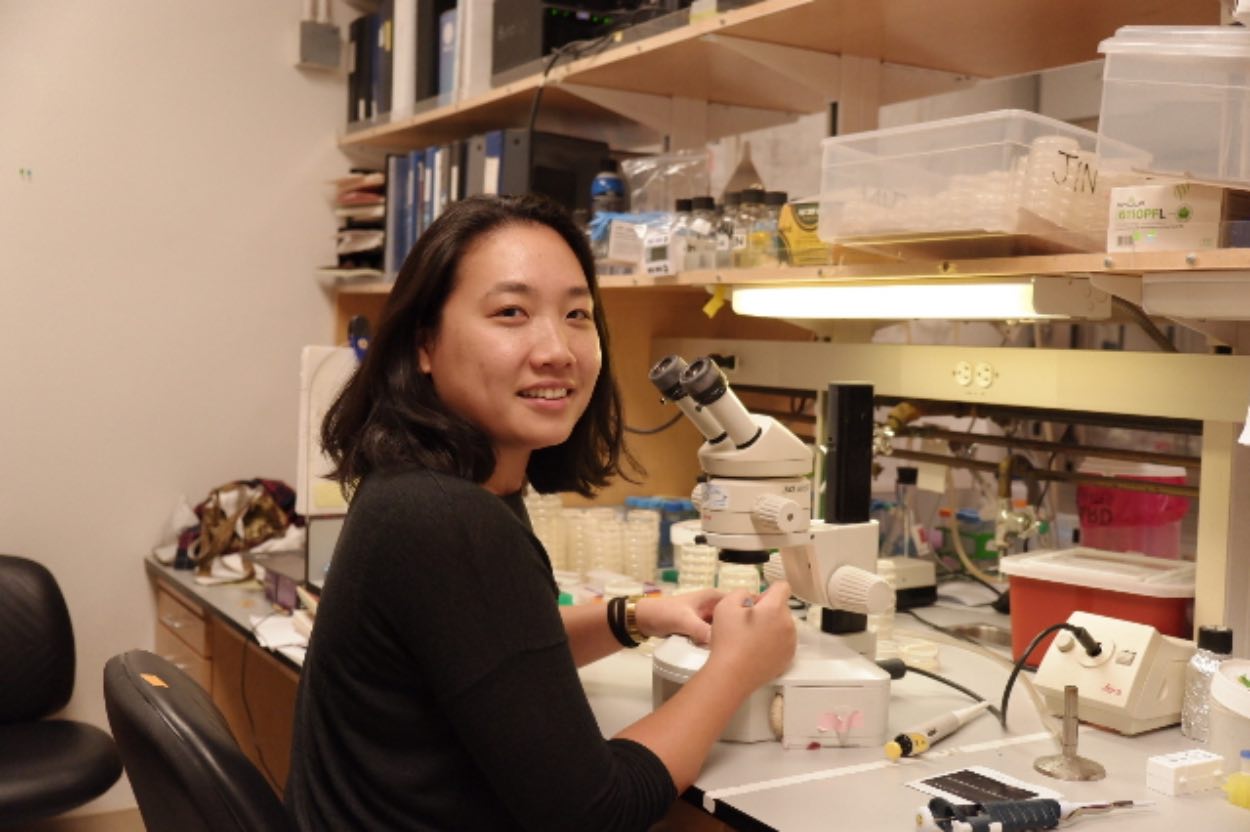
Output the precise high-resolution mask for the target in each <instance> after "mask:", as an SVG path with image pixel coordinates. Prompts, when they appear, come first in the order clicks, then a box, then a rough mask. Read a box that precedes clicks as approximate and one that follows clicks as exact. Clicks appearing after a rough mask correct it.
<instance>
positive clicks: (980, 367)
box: [972, 361, 996, 389]
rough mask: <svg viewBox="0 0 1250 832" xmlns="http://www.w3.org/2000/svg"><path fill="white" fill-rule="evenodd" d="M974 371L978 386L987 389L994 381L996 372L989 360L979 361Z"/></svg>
mask: <svg viewBox="0 0 1250 832" xmlns="http://www.w3.org/2000/svg"><path fill="white" fill-rule="evenodd" d="M972 372H973V378H974V380H975V381H976V383H977V387H980V388H981V389H985V388H987V387H989V386H990V385H992V384H993V383H994V376H995V375H996V373H995V372H994V368H993V366H991V365H990V363H989V362H988V361H978V362H977V366H976V368H975V369H974V370H973V371H972Z"/></svg>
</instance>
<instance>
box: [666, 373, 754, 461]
mask: <svg viewBox="0 0 1250 832" xmlns="http://www.w3.org/2000/svg"><path fill="white" fill-rule="evenodd" d="M650 378H651V383H652V384H654V385H655V386H656V388H657V389H658V390H659V391H660V393H661V394H662V395H663V396H664V397H665V398H667V399H669V400H671V401H672V402H674V403H675V404H676V405H677V406H678V407H680V408H681V409H682V412H683V413H685V414H686V415H687V416H689V417H690V420H691V421H692V422H694V423H695V426H696V427H697V428H698V429H699V432H700V433H702V434H703V436H704V437H706V438H707V440H708V441H709V442H713V443H715V442H719V441H721V440H722V439H724V438H725V437H726V436H728V437H729V440H730V441H731V442H733V444H734V446H735V447H737V448H745V447H747V446H749V445H750V444H751V443H752V442H754V441H755V440H756V438H758V437H759V435H760V428H759V426H758V425H756V424H755V420H754V419H752V418H751V414H750V412H749V411H748V410H747V409H746V407H745V406H743V404H742V402H741V401H740V400H739V399H738V397H737V396H736V395H735V394H734V392H733V390H731V389H730V387H729V381H728V380H727V379H726V378H725V374H724V373H723V372H722V371H721V369H720V367H718V366H717V364H716V362H715V361H713V360H712V359H711V358H709V357H707V356H704V357H702V358H697V359H695V361H694V363H693V364H689V365H687V364H686V362H685V360H683V359H682V358H681V356H678V355H669V356H666V357H664V358H662V359H660V361H659V362H658V363H656V365H655V366H654V367H652V368H651V373H650Z"/></svg>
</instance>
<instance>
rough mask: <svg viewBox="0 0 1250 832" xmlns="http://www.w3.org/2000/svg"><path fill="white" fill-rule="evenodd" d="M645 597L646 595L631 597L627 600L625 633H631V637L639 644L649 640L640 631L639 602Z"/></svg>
mask: <svg viewBox="0 0 1250 832" xmlns="http://www.w3.org/2000/svg"><path fill="white" fill-rule="evenodd" d="M645 597H646V596H645V595H631V596H629V597H628V598H627V599H625V632H627V633H629V637H630V638H632V639H633V640H634V641H635V642H636V643H638V644H642V643H643V642H644V641H646V640H647V637H646V636H645V635H643V633H642V630H640V629H638V602H639V601H641V600H642V599H643V598H645Z"/></svg>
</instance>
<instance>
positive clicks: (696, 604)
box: [635, 589, 724, 644]
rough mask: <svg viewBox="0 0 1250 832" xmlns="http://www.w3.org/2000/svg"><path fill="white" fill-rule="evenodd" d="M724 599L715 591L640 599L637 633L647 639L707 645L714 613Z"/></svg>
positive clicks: (699, 591)
mask: <svg viewBox="0 0 1250 832" xmlns="http://www.w3.org/2000/svg"><path fill="white" fill-rule="evenodd" d="M723 596H724V593H723V592H721V591H719V590H716V589H700V590H698V591H697V592H687V593H683V594H681V595H663V596H659V597H647V598H641V599H639V601H638V604H637V606H636V607H635V609H636V611H637V616H638V629H639V630H641V631H642V633H643V635H645V636H687V637H689V638H690V640H691V641H693V642H694V643H695V644H707V643H708V639H709V638H711V635H712V623H711V622H712V610H714V609H716V604H717V603H718V602H719V601H720V599H721V598H722V597H723Z"/></svg>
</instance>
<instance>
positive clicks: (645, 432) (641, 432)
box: [625, 410, 682, 436]
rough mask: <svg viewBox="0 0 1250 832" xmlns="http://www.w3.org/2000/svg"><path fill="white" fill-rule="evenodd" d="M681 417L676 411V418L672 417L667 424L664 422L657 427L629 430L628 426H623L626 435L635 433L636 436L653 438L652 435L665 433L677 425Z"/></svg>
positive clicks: (680, 413) (679, 412)
mask: <svg viewBox="0 0 1250 832" xmlns="http://www.w3.org/2000/svg"><path fill="white" fill-rule="evenodd" d="M681 417H682V412H681V411H680V410H679V411H677V415H676V416H674V417H673V418H671V419H669V420H668V421H667V422H665V423H664V424H662V425H659V426H658V427H654V428H631V427H630V426H629V425H626V426H625V432H626V433H636V434H638V435H639V436H654V435H655V434H657V433H663V432H664V431H666V430H668V429H669V428H671V427H672V426H673V425H675V424H677V423H678V422H680V421H681Z"/></svg>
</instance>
